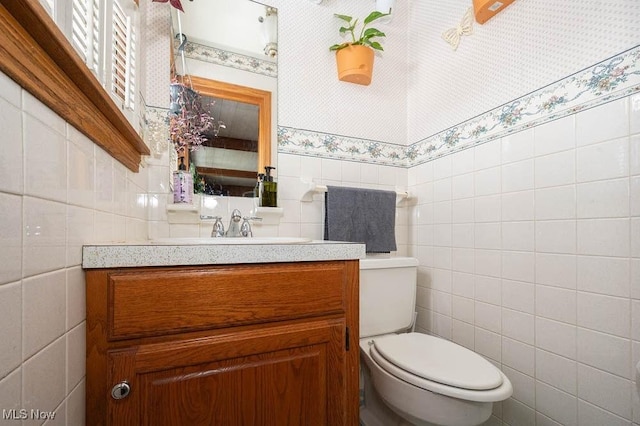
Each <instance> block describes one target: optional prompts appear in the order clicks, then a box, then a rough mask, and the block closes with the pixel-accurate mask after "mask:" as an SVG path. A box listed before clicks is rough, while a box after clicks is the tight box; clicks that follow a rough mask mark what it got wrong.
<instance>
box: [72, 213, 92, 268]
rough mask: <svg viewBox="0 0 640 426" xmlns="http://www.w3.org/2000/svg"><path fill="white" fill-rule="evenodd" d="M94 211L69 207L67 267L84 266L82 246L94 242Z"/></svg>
mask: <svg viewBox="0 0 640 426" xmlns="http://www.w3.org/2000/svg"><path fill="white" fill-rule="evenodd" d="M93 212H94V211H93V210H91V209H86V208H83V207H76V206H71V205H69V206H67V223H66V229H67V260H66V265H67V266H76V265H80V264H82V245H83V244H86V243H89V242H91V241H92V240H93V235H94V234H93V230H94V214H93Z"/></svg>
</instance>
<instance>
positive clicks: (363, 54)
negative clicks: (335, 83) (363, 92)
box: [329, 10, 389, 86]
mask: <svg viewBox="0 0 640 426" xmlns="http://www.w3.org/2000/svg"><path fill="white" fill-rule="evenodd" d="M388 15H389V14H388V13H382V12H379V11H377V10H375V11H373V12H371V13H370V14H369V16H367V17H366V18H364V23H363V25H362V29H361V30H360V34H359V36H358V38H356V32H355V30H356V26H357V25H358V19H353V18H352V17H351V16H347V15H339V14H335V16H336V18H340V19H342V20H343V21H345V22H346V23H347V24H348V26H347V27H344V26H343V27H340V34H341V35H344V34H346V33H349V34H350V35H351V40H350V41H346V42H344V43H342V44H334V45H333V46H331V47H329V50H331V51H335V52H336V62H337V64H338V79H340V81H348V82H350V83H356V84H362V85H365V86H368V85H369V84H370V83H371V75H372V74H373V57H374V50H384V49H383V48H382V46H381V45H380V43H379V42H378V41H376V40H374V38H380V37H385V33H383V32H382V31H380V30H378V29H376V28H367V26H368V25H369V24H370V23H372V22H373V21H375V20H376V19H380V18H382V17H383V16H388Z"/></svg>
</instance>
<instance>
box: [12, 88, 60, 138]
mask: <svg viewBox="0 0 640 426" xmlns="http://www.w3.org/2000/svg"><path fill="white" fill-rule="evenodd" d="M22 110H23V111H24V112H25V113H26V114H28V115H30V116H31V117H34V118H36V119H38V121H40V122H41V123H42V124H44V125H45V126H47V127H49V128H50V129H51V130H53V131H55V132H56V133H58V134H60V135H65V132H66V123H65V122H64V120H63V119H62V118H61V117H60V116H59V115H58V114H56V113H55V112H53V110H51V109H49V107H47V106H46V105H45V104H43V103H42V102H40V101H39V100H38V99H36V98H35V96H33V95H32V94H31V93H29V92H28V91H26V90H23V91H22Z"/></svg>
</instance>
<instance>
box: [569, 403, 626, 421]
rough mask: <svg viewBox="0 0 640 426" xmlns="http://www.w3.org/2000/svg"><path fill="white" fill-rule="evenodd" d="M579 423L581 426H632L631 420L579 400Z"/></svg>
mask: <svg viewBox="0 0 640 426" xmlns="http://www.w3.org/2000/svg"><path fill="white" fill-rule="evenodd" d="M578 424H579V425H580V426H602V425H607V426H631V421H630V420H627V419H624V418H622V417H618V416H616V415H615V414H612V413H610V412H608V411H605V410H603V409H601V408H599V407H596V406H595V405H592V404H589V403H588V402H585V401H583V400H578Z"/></svg>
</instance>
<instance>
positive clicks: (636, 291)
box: [630, 259, 640, 299]
mask: <svg viewBox="0 0 640 426" xmlns="http://www.w3.org/2000/svg"><path fill="white" fill-rule="evenodd" d="M630 271H631V272H630V275H631V284H630V287H631V297H633V298H634V299H640V259H631V269H630Z"/></svg>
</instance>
